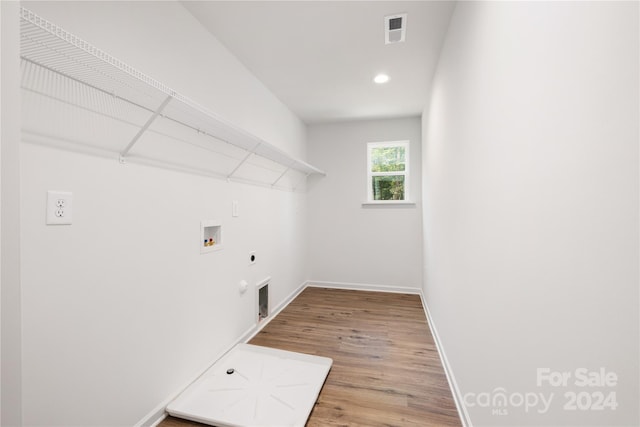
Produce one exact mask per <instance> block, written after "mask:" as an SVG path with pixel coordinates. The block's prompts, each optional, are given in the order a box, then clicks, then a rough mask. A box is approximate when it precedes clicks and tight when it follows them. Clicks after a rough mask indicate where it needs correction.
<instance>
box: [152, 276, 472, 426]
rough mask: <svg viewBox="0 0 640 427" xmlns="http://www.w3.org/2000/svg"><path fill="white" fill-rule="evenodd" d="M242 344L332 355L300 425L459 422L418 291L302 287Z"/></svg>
mask: <svg viewBox="0 0 640 427" xmlns="http://www.w3.org/2000/svg"><path fill="white" fill-rule="evenodd" d="M250 343H251V344H255V345H262V346H266V347H275V348H280V349H283V350H290V351H297V352H301V353H307V354H315V355H320V356H325V357H330V358H332V359H333V367H332V368H331V371H330V372H329V376H328V377H327V381H326V382H325V384H324V387H323V389H322V392H321V393H320V396H319V398H318V401H317V402H316V405H315V406H314V408H313V411H312V412H311V416H310V417H309V420H308V422H307V427H320V426H367V427H377V426H460V425H461V423H460V418H459V416H458V412H457V409H456V406H455V402H454V401H453V397H452V396H451V390H450V388H449V384H448V382H447V378H446V376H445V374H444V370H443V368H442V364H441V363H440V358H439V356H438V352H437V350H436V347H435V344H434V342H433V338H432V336H431V333H430V332H429V325H428V324H427V321H426V318H425V315H424V311H423V308H422V302H421V300H420V297H419V296H418V295H408V294H394V293H384V292H368V291H352V290H341V289H325V288H307V289H305V290H304V291H303V292H302V293H301V294H300V295H298V297H297V298H296V299H295V300H294V301H292V302H291V304H289V306H287V307H286V308H285V309H284V310H283V311H282V312H281V313H280V314H279V315H278V316H277V317H276V318H274V319H273V320H272V321H271V322H270V323H269V324H268V325H267V326H266V327H265V328H264V329H263V330H262V331H261V332H260V333H259V334H258V335H256V337H254V338H253V339H252V340H251V342H250ZM196 425H199V424H197V423H193V422H191V421H183V420H180V419H177V418H173V417H168V418H167V419H166V420H164V421H163V422H162V423H161V424H160V426H161V427H188V426H196Z"/></svg>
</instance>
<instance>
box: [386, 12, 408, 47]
mask: <svg viewBox="0 0 640 427" xmlns="http://www.w3.org/2000/svg"><path fill="white" fill-rule="evenodd" d="M406 31H407V14H406V13H400V14H397V15H389V16H385V17H384V44H391V43H400V42H403V41H404V36H405V33H406Z"/></svg>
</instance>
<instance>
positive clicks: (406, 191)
mask: <svg viewBox="0 0 640 427" xmlns="http://www.w3.org/2000/svg"><path fill="white" fill-rule="evenodd" d="M409 145H410V144H409V141H386V142H368V143H367V203H369V204H406V203H410V202H409V200H410V198H409V188H410V185H409V184H410V171H409V164H410V163H409V160H410V158H411V157H410V153H409ZM399 146H400V147H404V162H405V164H404V171H394V172H371V151H372V150H373V149H374V148H386V147H399ZM394 175H404V199H403V200H374V199H373V185H372V182H373V177H374V176H394Z"/></svg>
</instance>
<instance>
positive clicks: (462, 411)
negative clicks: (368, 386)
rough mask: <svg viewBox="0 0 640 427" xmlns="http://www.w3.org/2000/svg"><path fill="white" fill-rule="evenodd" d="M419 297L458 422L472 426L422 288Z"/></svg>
mask: <svg viewBox="0 0 640 427" xmlns="http://www.w3.org/2000/svg"><path fill="white" fill-rule="evenodd" d="M420 299H421V300H422V307H423V308H424V314H425V315H426V316H427V322H428V323H429V330H430V331H431V336H432V337H433V341H434V342H435V344H436V348H437V349H438V356H439V357H440V362H441V363H442V367H443V368H444V374H445V375H446V376H447V381H448V382H449V388H450V389H451V394H452V395H453V400H454V402H455V403H456V408H457V409H458V415H459V416H460V422H461V423H462V425H463V426H464V427H473V424H472V423H471V417H470V416H469V413H468V412H467V408H466V406H465V405H464V399H463V397H462V393H461V392H460V388H459V387H458V383H457V381H456V378H455V376H454V375H453V369H452V368H451V364H450V363H449V360H448V359H447V354H446V353H445V351H444V347H443V346H442V341H440V336H439V335H438V330H437V329H436V326H435V324H434V322H433V318H432V317H431V312H430V311H429V306H428V305H427V300H426V298H425V296H424V292H422V290H420Z"/></svg>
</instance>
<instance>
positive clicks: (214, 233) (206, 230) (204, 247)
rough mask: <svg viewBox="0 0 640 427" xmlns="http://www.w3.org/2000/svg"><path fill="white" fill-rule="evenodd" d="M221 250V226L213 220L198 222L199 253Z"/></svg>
mask: <svg viewBox="0 0 640 427" xmlns="http://www.w3.org/2000/svg"><path fill="white" fill-rule="evenodd" d="M220 249H222V224H220V222H219V221H217V220H215V219H209V220H203V221H201V222H200V253H201V254H206V253H209V252H214V251H219V250H220Z"/></svg>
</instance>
